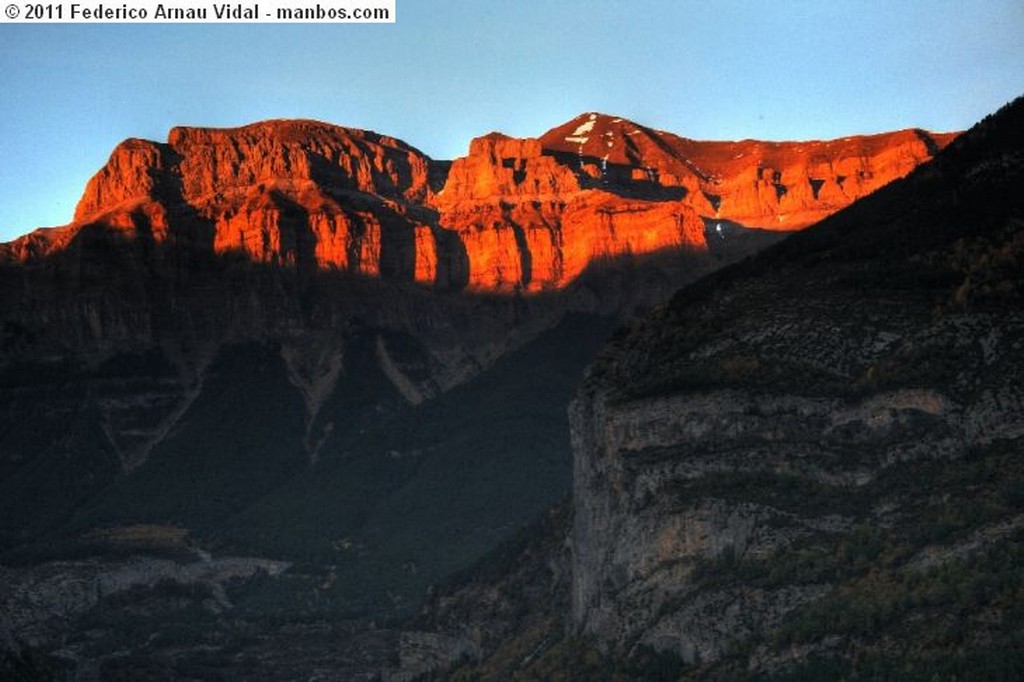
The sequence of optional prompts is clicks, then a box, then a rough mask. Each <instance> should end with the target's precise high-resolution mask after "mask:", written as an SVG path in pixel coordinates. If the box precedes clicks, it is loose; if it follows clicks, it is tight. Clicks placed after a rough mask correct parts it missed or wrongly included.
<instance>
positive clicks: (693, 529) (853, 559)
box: [570, 101, 1024, 679]
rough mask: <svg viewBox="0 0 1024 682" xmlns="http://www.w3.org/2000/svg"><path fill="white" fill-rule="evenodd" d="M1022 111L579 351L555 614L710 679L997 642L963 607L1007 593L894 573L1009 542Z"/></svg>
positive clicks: (1019, 429) (997, 607) (1014, 546)
mask: <svg viewBox="0 0 1024 682" xmlns="http://www.w3.org/2000/svg"><path fill="white" fill-rule="evenodd" d="M1022 118H1024V102H1022V101H1018V102H1016V103H1015V104H1013V105H1011V106H1009V107H1008V108H1007V109H1006V110H1004V111H1003V112H1000V114H998V115H996V116H995V117H993V118H992V119H991V120H987V121H986V122H983V123H982V124H979V126H978V127H977V128H976V129H974V130H972V131H971V132H970V133H968V134H966V135H964V136H963V137H962V138H960V139H959V140H957V141H956V142H955V143H953V144H952V145H950V146H949V147H948V148H947V149H946V151H945V152H943V153H942V154H940V155H939V157H937V159H936V160H935V161H934V162H932V163H930V164H928V165H926V166H924V167H922V168H920V169H919V170H918V171H917V172H915V173H913V174H912V175H911V176H910V177H908V178H907V179H906V180H904V181H901V182H898V183H893V184H892V185H890V186H888V187H887V188H885V189H884V190H881V191H879V192H878V193H876V194H874V195H873V196H872V197H870V198H869V199H867V200H864V201H862V202H859V203H858V204H856V205H855V206H853V207H851V208H850V209H848V210H846V211H843V212H840V213H839V214H837V215H835V216H833V217H832V218H830V219H828V220H826V221H824V222H823V223H821V224H820V225H818V226H816V227H814V228H812V229H810V230H807V231H806V232H804V233H802V234H800V235H795V236H794V237H792V238H790V239H788V240H786V241H785V242H783V243H781V244H779V245H778V246H776V247H773V248H771V249H769V250H767V251H765V252H763V253H762V254H760V255H759V256H758V257H756V258H755V259H753V260H752V261H749V262H745V263H742V264H740V265H737V266H733V267H731V268H728V269H726V270H723V271H720V272H719V273H716V274H715V275H712V276H711V277H709V278H706V279H704V280H702V281H700V282H699V283H697V284H696V285H693V286H691V287H689V288H686V289H683V290H682V291H681V292H680V293H679V294H677V296H676V297H675V298H674V299H673V301H672V302H671V303H670V304H669V305H668V306H666V307H665V308H664V309H662V310H661V311H659V312H658V313H656V314H655V315H653V316H652V317H650V318H649V319H647V320H645V321H644V322H642V323H640V324H638V325H637V326H635V327H634V328H633V329H632V330H630V331H629V332H628V333H624V334H623V335H622V336H621V338H620V339H619V340H618V341H617V342H616V343H614V344H613V345H612V346H611V347H610V348H609V349H607V351H606V352H605V353H604V355H603V356H602V357H600V358H599V359H598V361H597V362H596V363H595V364H594V365H593V366H592V368H591V370H590V373H589V378H588V380H587V381H586V383H585V384H584V386H583V388H582V389H581V391H580V392H579V393H578V395H577V399H576V401H575V402H574V403H573V405H572V407H571V412H570V421H571V424H572V437H573V449H574V453H575V469H574V504H575V517H574V530H573V552H574V556H573V568H574V575H573V619H574V623H575V627H576V628H577V631H579V632H583V633H588V634H591V635H594V636H596V637H598V638H599V639H600V640H602V641H604V642H606V643H609V645H610V647H611V648H612V649H613V650H615V651H619V652H626V653H628V652H631V651H635V650H636V649H637V648H638V647H643V646H650V647H654V648H656V649H659V650H666V651H671V652H674V653H675V654H676V655H678V656H680V657H681V658H682V659H684V660H685V661H686V662H688V663H689V664H691V665H694V666H704V668H703V670H704V672H705V674H707V675H708V676H709V677H716V676H717V677H721V678H723V679H724V678H731V677H734V676H735V675H741V676H742V675H750V674H756V673H764V672H771V673H774V672H778V671H780V670H785V669H791V668H792V666H794V665H797V664H807V662H808V658H807V657H808V656H809V655H810V653H811V652H813V653H814V654H815V655H816V656H829V657H834V658H836V659H838V660H839V661H840V663H837V664H836V665H839V666H840V667H842V666H846V665H849V661H852V660H855V659H858V658H862V657H864V656H868V657H872V656H874V657H877V660H879V661H883V663H879V665H888V664H889V662H890V661H892V660H897V661H905V660H918V661H921V660H924V661H929V660H935V657H939V658H944V657H948V655H949V651H948V650H944V649H942V647H943V646H945V645H944V644H941V642H946V641H947V640H945V639H943V637H944V635H941V634H936V632H937V631H938V630H939V629H941V628H956V627H963V628H965V630H964V631H963V632H964V634H963V638H962V639H959V640H958V642H960V643H959V644H958V645H957V646H959V647H962V648H966V650H967V651H988V650H989V649H990V648H991V647H993V646H994V647H996V648H998V647H999V646H1010V647H1011V648H1012V644H1007V643H1008V642H1011V641H1012V637H1013V636H1018V635H1007V636H1008V637H1010V638H1011V639H1003V635H1002V634H1000V633H998V632H997V631H998V626H991V627H990V626H987V625H984V624H983V623H984V622H988V621H987V620H986V619H994V620H992V621H991V622H993V623H995V622H1004V621H1003V619H1004V618H1010V617H1009V616H1008V615H1007V614H1008V612H1007V611H1006V608H1007V605H1006V603H1005V602H1002V601H1001V600H1002V599H1003V598H1004V597H1005V596H1006V595H1008V594H1009V592H1006V593H1000V594H1001V595H1002V596H1000V597H998V598H997V597H995V596H983V595H981V593H976V594H975V595H974V597H972V598H971V599H965V600H962V601H960V602H957V604H958V606H957V607H955V608H953V607H949V608H948V609H947V608H939V609H933V610H929V609H931V608H932V607H933V606H934V605H935V604H942V603H944V602H941V601H937V602H936V601H933V602H927V603H926V602H925V601H923V600H921V599H920V597H919V596H915V593H914V592H913V589H912V588H911V587H909V586H911V585H916V584H930V583H929V582H928V581H929V580H934V579H936V578H935V576H936V575H937V574H939V573H941V574H942V576H943V578H942V580H945V581H950V582H949V584H952V585H957V586H958V587H955V588H951V589H965V588H963V587H962V585H965V584H968V583H970V582H971V581H974V580H984V579H988V578H985V577H984V576H990V575H991V574H990V573H987V572H986V571H990V570H993V569H990V568H987V566H989V564H988V563H985V562H989V561H991V558H990V557H992V556H997V555H1001V553H1003V552H1010V553H1011V554H1012V553H1013V552H1016V551H1019V545H1020V534H1019V533H1016V534H1014V531H1013V530H1012V529H1014V528H1016V527H1017V526H1016V524H1017V523H1018V519H1019V512H1018V508H1017V505H1018V503H1017V502H1016V501H1014V500H1015V499H1016V498H1012V497H1011V496H1008V495H1007V493H1006V490H1007V488H1006V487H1004V486H1007V485H1009V486H1011V487H1012V486H1016V485H1019V484H1020V483H1019V482H1020V481H1021V480H1022V478H1021V477H1022V473H1021V471H1020V468H1019V464H1018V463H1017V462H1018V459H1019V458H1018V457H1017V456H1016V455H1015V454H1014V453H1017V454H1019V451H1020V446H1021V437H1022V435H1024V420H1022V416H1021V415H1024V393H1022V392H1021V391H1020V390H1019V388H1017V387H1018V386H1019V385H1020V384H1021V382H1022V380H1024V376H1022V374H1021V367H1022V366H1024V364H1022V361H1024V347H1022V345H1021V341H1020V339H1021V338H1024V316H1022V314H1021V310H1022V309H1024V308H1022V306H1021V303H1022V297H1024V281H1022V279H1021V274H1020V272H1021V271H1020V269H1019V267H1017V265H1018V264H1019V263H1020V262H1021V258H1024V250H1022V244H1024V242H1022V236H1021V235H1022V230H1024V205H1022V202H1021V198H1020V196H1019V192H1016V191H1015V190H1014V189H1013V188H1015V187H1019V186H1020V183H1021V182H1022V180H1024V137H1022V135H1021V132H1020V131H1021V130H1022ZM595 129H596V126H595ZM577 132H579V133H580V135H583V133H589V132H590V131H589V130H588V131H577ZM579 144H581V145H586V144H589V142H587V143H579ZM666 153H667V152H666ZM902 154H903V152H897V153H894V154H888V153H886V154H883V155H882V156H881V157H879V156H876V157H873V158H876V159H888V161H884V164H889V165H893V164H895V165H896V166H898V165H899V163H900V160H899V159H900V158H902ZM878 163H883V161H878ZM725 196H726V195H725V194H723V197H725ZM821 196H824V189H822V194H821ZM726 205H727V204H726V200H725V199H724V198H723V200H722V207H723V209H724V207H725V206H726ZM982 273H983V274H982ZM982 282H984V284H982ZM980 470H984V471H986V472H990V473H991V475H992V476H994V478H985V475H982V476H981V477H980V478H979V474H978V473H977V472H978V471H980ZM996 472H999V473H996ZM986 475H987V474H986ZM1007 481H1014V483H1007ZM982 507H983V508H984V509H985V510H986V511H985V512H980V508H982ZM953 517H956V519H957V520H956V521H949V522H948V524H949V525H942V523H947V522H945V521H943V522H941V523H940V521H939V519H951V518H953ZM937 538H938V539H939V540H938V544H939V545H940V546H945V547H946V548H945V549H939V548H937V547H936V546H935V543H936V542H937V540H936V539H937ZM922 557H933V558H935V557H941V559H934V560H935V561H937V562H938V564H942V565H941V567H940V566H939V565H938V564H936V563H931V564H930V563H928V561H925V560H924V559H922ZM979 557H980V558H979ZM930 560H932V559H929V561H930ZM926 567H927V568H926ZM929 571H931V573H929ZM965 576H966V577H965ZM979 576H981V577H979ZM915 581H916V582H915ZM958 581H959V582H958ZM1015 584H1016V583H1015ZM1013 589H1015V588H1013ZM885 590H888V592H885ZM883 593H884V595H883ZM886 609H888V610H886ZM883 611H884V615H882V612H883ZM851 614H855V615H851ZM865 614H867V615H865ZM857 618H860V619H862V620H860V621H857V622H853V620H854V619H857ZM865 618H866V619H867V620H866V621H865V620H863V619H865ZM872 619H874V620H872ZM864 622H867V623H868V625H867V626H864V625H863V623H864ZM1005 622H1009V621H1008V620H1007V621H1005ZM1015 632H1018V633H1019V629H1018V630H1016V631H1015ZM908 633H912V634H908ZM794 642H799V643H800V644H801V646H803V647H804V648H803V649H801V651H803V653H802V654H794V653H793V651H794V650H792V649H789V648H788V647H789V645H791V644H793V643H794ZM893 642H902V644H900V645H894V644H893ZM993 642H996V643H997V644H993ZM999 642H1001V643H1002V644H998V643H999ZM894 646H896V647H897V648H898V649H899V650H900V651H901V652H902V653H901V654H900V655H902V656H907V657H908V658H906V659H899V658H896V659H893V658H892V657H893V655H894V654H893V647H894ZM961 650H963V649H961ZM979 655H980V654H979ZM993 655H995V654H993ZM1000 655H1001V654H1000ZM893 664H894V665H897V664H896V663H893ZM842 669H846V668H842Z"/></svg>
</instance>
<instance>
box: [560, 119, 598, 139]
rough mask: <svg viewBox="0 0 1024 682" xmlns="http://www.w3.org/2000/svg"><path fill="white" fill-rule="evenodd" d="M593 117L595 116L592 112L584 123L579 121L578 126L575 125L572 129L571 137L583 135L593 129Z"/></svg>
mask: <svg viewBox="0 0 1024 682" xmlns="http://www.w3.org/2000/svg"><path fill="white" fill-rule="evenodd" d="M595 118H596V117H595V116H594V115H593V114H591V115H590V120H589V121H586V122H585V123H581V124H579V125H578V126H576V130H574V131H572V136H573V137H579V136H580V135H583V134H585V133H589V132H590V131H591V130H593V129H594V119H595ZM566 139H568V138H566Z"/></svg>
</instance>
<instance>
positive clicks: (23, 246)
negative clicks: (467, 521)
mask: <svg viewBox="0 0 1024 682" xmlns="http://www.w3.org/2000/svg"><path fill="white" fill-rule="evenodd" d="M954 137H955V134H934V133H927V132H925V131H921V130H907V131H901V132H898V133H887V134H882V135H873V136H859V137H850V138H843V139H842V140H834V141H830V142H800V143H768V142H756V141H745V142H698V141H694V140H688V139H685V138H681V137H677V136H675V135H670V134H668V133H664V132H661V131H654V130H651V129H649V128H645V127H643V126H640V125H638V124H635V123H632V122H630V121H627V120H625V119H621V118H613V117H610V116H606V115H603V114H596V113H595V114H585V115H582V116H581V117H579V118H577V119H574V120H573V121H570V122H568V123H566V124H564V125H562V126H559V127H557V128H555V129H553V130H551V131H549V132H547V133H545V134H544V135H543V136H541V137H540V138H539V139H514V138H509V137H506V136H504V135H501V134H499V133H492V134H490V135H486V136H484V137H481V138H478V139H476V140H473V142H472V143H471V145H470V149H469V155H468V156H466V157H464V158H460V159H456V160H455V161H454V162H451V163H449V162H436V161H433V160H431V159H429V158H428V157H427V156H425V155H424V154H422V153H421V152H419V151H418V150H416V149H414V148H412V147H410V146H409V145H407V144H405V143H403V142H401V141H399V140H395V139H393V138H389V137H386V136H382V135H378V134H376V133H372V132H368V131H363V130H355V129H350V128H341V127H338V126H332V125H328V124H325V123H319V122H314V121H285V120H282V121H267V122H264V123H257V124H253V125H249V126H244V127H242V128H235V129H202V128H174V129H173V130H171V132H170V134H169V135H168V140H167V142H166V143H157V142H151V141H148V140H138V139H130V140H126V141H125V142H123V143H121V144H120V145H118V147H117V148H116V149H115V150H114V152H113V153H112V154H111V157H110V160H109V161H108V162H107V164H106V165H105V166H104V167H103V168H102V169H101V170H100V171H99V172H98V173H97V174H96V175H95V176H94V177H93V178H92V179H91V180H90V181H89V183H88V186H87V187H86V190H85V193H84V195H83V196H82V199H81V200H80V201H79V203H78V207H77V208H76V210H75V220H74V222H73V223H72V224H71V225H68V226H66V227H62V228H54V229H47V230H37V231H36V232H33V233H32V234H30V235H27V236H25V237H22V238H20V239H18V240H16V241H15V242H12V243H10V244H7V245H5V246H4V247H3V249H2V251H0V256H2V257H3V259H4V260H7V261H9V262H25V261H27V260H30V259H37V258H40V257H44V256H46V255H47V254H52V253H56V252H61V251H64V250H66V249H67V248H68V247H69V246H70V245H72V243H73V241H74V240H75V239H76V237H77V235H79V234H80V233H81V232H82V230H83V229H86V228H88V227H90V226H95V225H102V226H103V227H104V228H106V229H108V230H113V231H116V232H118V233H119V234H121V235H123V236H128V237H131V238H134V239H138V240H140V241H146V242H151V243H154V244H168V243H174V244H182V245H187V246H189V247H192V248H195V249H198V250H200V251H202V252H206V253H215V254H224V253H237V254H241V255H244V256H245V257H246V258H248V259H250V260H252V261H253V262H257V263H273V264H282V265H289V266H292V267H295V268H296V269H298V270H300V271H308V270H312V269H324V270H332V271H341V272H346V273H350V274H358V275H365V276H380V277H382V278H384V279H390V280H397V281H415V282H420V283H424V284H429V285H433V286H436V287H438V288H440V289H460V290H461V289H467V288H468V289H470V290H481V291H510V290H512V289H522V290H526V291H540V290H548V289H551V288H562V287H564V286H565V285H566V284H567V283H569V282H571V281H573V280H574V279H575V278H576V277H577V276H578V275H579V274H580V273H581V272H582V271H583V270H584V269H586V267H587V266H588V265H589V264H590V263H591V262H592V261H594V260H595V259H599V258H607V257H615V256H619V255H622V254H624V253H631V254H642V253H650V252H653V251H657V250H659V249H663V248H678V247H694V248H698V249H700V248H704V247H705V238H704V225H703V222H702V221H701V218H702V217H703V218H715V219H716V220H725V221H729V222H733V223H737V224H740V225H743V226H746V227H766V228H769V229H783V230H792V229H799V228H802V227H805V226H807V225H808V224H810V223H811V222H814V221H815V220H817V219H820V218H821V217H824V216H826V215H828V214H830V213H832V212H834V211H836V210H838V209H839V208H842V207H844V206H846V205H848V204H849V203H850V202H851V201H854V200H856V199H858V198H860V197H862V196H864V195H866V194H867V193H869V192H871V191H873V190H874V189H877V188H878V187H881V186H882V185H884V184H886V183H888V182H890V181H892V180H893V179H895V178H898V177H901V176H903V175H905V174H906V173H907V172H909V171H910V170H911V169H912V168H914V167H915V166H916V165H917V164H919V163H921V162H922V161H924V160H926V159H928V158H931V156H933V155H934V154H935V153H936V152H937V151H938V150H939V149H941V148H942V147H943V146H945V145H946V144H948V142H949V141H950V140H951V139H953V138H954Z"/></svg>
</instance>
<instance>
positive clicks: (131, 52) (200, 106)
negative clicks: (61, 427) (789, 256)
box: [0, 0, 1024, 241]
mask: <svg viewBox="0 0 1024 682" xmlns="http://www.w3.org/2000/svg"><path fill="white" fill-rule="evenodd" d="M114 4H116V3H114ZM397 14H398V18H397V22H396V23H395V24H386V25H369V24H350V25H323V24H321V25H299V26H283V25H212V24H211V25H203V26H154V25H135V26H125V25H98V26H86V25H57V26H31V25H24V24H21V25H13V24H4V23H2V21H0V241H6V240H9V239H12V238H13V237H15V236H17V235H19V234H22V233H24V232H27V231H29V230H30V229H32V228H34V227H37V226H49V225H58V224H63V223H66V222H68V221H69V220H70V218H71V216H72V213H73V211H74V207H75V203H76V202H77V200H78V197H79V196H80V194H81V191H82V189H83V188H84V186H85V183H86V181H87V180H88V178H89V177H90V176H91V175H92V174H93V173H94V172H95V171H96V170H98V169H99V168H100V167H101V166H102V165H103V163H104V162H105V161H106V159H107V157H108V156H109V154H110V151H111V149H112V148H113V147H114V145H116V144H117V143H118V142H119V141H120V140H122V139H124V138H127V137H144V138H149V139H155V140H165V139H166V136H167V131H168V129H169V128H170V127H172V126H174V125H201V126H233V125H240V124H244V123H249V122H252V121H256V120H260V119H266V118H282V117H302V118H316V119H320V120H325V121H329V122H332V123H338V124H341V125H349V126H355V127H361V128H370V129H373V130H376V131H378V132H381V133H386V134H389V135H393V136H396V137H399V138H401V139H403V140H405V141H406V142H408V143H410V144H412V145H413V146H415V147H418V148H419V149H421V150H423V151H424V152H426V153H427V154H429V155H431V156H433V157H435V158H453V157H455V156H459V155H462V154H464V153H465V151H466V149H467V148H468V145H469V141H470V139H471V138H473V137H475V136H477V135H481V134H484V133H486V132H489V131H491V130H501V131H503V132H506V133H508V134H511V135H517V136H535V135H539V134H541V133H543V132H544V131H545V130H547V129H548V128H551V127H553V126H555V125H557V124H559V123H562V122H564V121H566V120H568V119H569V118H571V117H573V116H575V115H576V114H578V113H582V112H585V111H603V112H606V113H613V114H618V115H622V116H626V117H628V118H632V119H634V120H636V121H638V122H640V123H644V124H647V125H650V126H652V127H655V128H661V129H665V130H670V131H672V132H674V133H678V134H680V135H684V136H687V137H694V138H701V139H740V138H762V139H808V138H830V137H841V136H844V135H849V134H854V133H870V132H880V131H884V130H892V129H897V128H907V127H915V126H917V127H924V128H930V129H932V130H955V129H963V128H966V127H968V126H970V125H971V124H972V123H974V122H975V121H977V120H978V119H980V118H982V117H983V116H984V115H986V114H988V113H990V112H992V111H994V110H995V109H997V108H998V107H1000V106H1001V105H1003V104H1005V103H1006V102H1008V101H1010V100H1011V99H1013V98H1015V97H1016V96H1018V95H1021V94H1024V1H1022V0H990V1H989V0H977V1H973V2H972V1H970V0H954V1H947V0H934V1H933V0H857V1H848V0H814V1H805V0H786V1H784V2H780V1H778V0H773V1H767V0H765V1H761V0H743V1H724V0H722V1H720V0H699V1H698V0H665V1H660V0H649V1H643V0H618V1H617V2H612V1H610V0H589V1H584V0H550V1H547V0H473V1H470V0H397Z"/></svg>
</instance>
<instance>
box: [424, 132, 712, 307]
mask: <svg viewBox="0 0 1024 682" xmlns="http://www.w3.org/2000/svg"><path fill="white" fill-rule="evenodd" d="M623 189H624V188H622V187H619V186H615V185H608V186H600V185H595V184H594V183H593V182H592V181H591V178H590V177H589V176H586V175H581V174H580V173H578V172H577V171H576V170H574V169H573V168H572V166H571V165H569V164H565V163H562V162H560V161H559V160H558V159H557V158H556V157H555V156H553V155H550V154H548V153H547V152H545V150H544V149H543V147H542V146H541V143H540V141H539V140H533V139H527V140H518V139H513V138H508V137H505V136H503V135H499V134H497V133H492V134H490V135H487V136H485V137H481V138H478V139H476V140H473V142H472V144H471V145H470V153H469V156H467V157H464V158H460V159H457V160H456V161H455V162H454V163H453V164H452V168H451V172H450V173H449V175H448V181H447V183H446V184H445V186H444V189H443V191H442V192H441V193H440V194H438V195H437V197H436V198H434V200H433V203H434V205H436V206H437V207H438V210H439V212H440V221H441V224H442V225H445V226H450V227H452V228H453V229H455V230H457V232H458V235H459V239H460V240H461V241H462V243H463V244H465V248H466V253H467V255H468V257H469V278H468V284H469V286H470V287H472V288H476V289H497V290H502V289H512V288H514V289H525V290H528V291H537V290H546V289H553V288H560V287H563V286H565V285H566V284H567V283H569V282H571V281H572V280H573V279H575V278H576V277H577V276H578V275H579V274H580V273H581V272H582V271H583V270H584V268H586V267H587V265H589V264H590V263H591V262H593V261H595V260H598V259H602V258H613V257H615V256H619V255H623V254H644V253H652V252H655V251H658V250H660V249H679V248H694V249H700V250H704V249H706V244H705V241H704V226H703V223H702V221H701V219H700V216H699V215H698V214H697V213H696V212H695V211H694V210H693V209H692V208H691V207H689V206H687V205H685V204H682V203H680V202H679V201H677V200H675V199H674V197H670V195H668V194H665V195H663V196H657V197H651V198H647V199H639V198H634V197H631V196H625V195H624V192H623Z"/></svg>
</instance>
